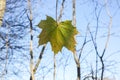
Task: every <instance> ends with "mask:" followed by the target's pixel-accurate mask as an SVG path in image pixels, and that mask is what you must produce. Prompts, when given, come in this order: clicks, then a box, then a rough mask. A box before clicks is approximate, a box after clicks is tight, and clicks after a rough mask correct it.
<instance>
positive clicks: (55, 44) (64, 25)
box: [38, 16, 78, 54]
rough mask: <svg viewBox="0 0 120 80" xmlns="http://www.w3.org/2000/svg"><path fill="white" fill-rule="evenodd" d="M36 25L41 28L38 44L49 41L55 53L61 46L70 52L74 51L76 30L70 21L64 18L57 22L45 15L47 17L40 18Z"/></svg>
mask: <svg viewBox="0 0 120 80" xmlns="http://www.w3.org/2000/svg"><path fill="white" fill-rule="evenodd" d="M38 26H39V28H41V29H42V32H41V33H40V35H39V45H42V44H47V42H50V44H51V46H52V50H53V51H54V53H55V54H56V53H58V52H59V51H61V49H62V48H63V47H66V48H67V49H68V50H71V51H72V52H74V51H75V46H76V41H75V35H76V34H77V33H78V31H77V29H76V28H75V27H74V26H73V25H72V23H71V21H69V20H66V21H62V22H59V23H57V22H56V21H55V20H54V19H53V18H51V17H49V16H47V19H46V20H42V21H41V22H40V23H39V24H38Z"/></svg>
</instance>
